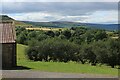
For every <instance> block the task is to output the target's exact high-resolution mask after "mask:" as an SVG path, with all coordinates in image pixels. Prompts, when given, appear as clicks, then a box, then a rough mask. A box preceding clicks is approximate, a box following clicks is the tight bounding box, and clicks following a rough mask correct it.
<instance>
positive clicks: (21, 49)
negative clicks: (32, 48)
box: [17, 44, 118, 75]
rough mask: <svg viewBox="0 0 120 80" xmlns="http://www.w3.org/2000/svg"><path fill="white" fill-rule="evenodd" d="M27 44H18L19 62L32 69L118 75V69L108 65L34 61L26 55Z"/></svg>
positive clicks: (20, 64)
mask: <svg viewBox="0 0 120 80" xmlns="http://www.w3.org/2000/svg"><path fill="white" fill-rule="evenodd" d="M26 47H27V46H24V45H21V44H17V60H18V61H17V64H18V65H19V66H24V67H28V68H31V70H40V71H49V72H65V73H91V74H107V75H118V70H117V69H113V68H110V67H108V66H101V67H100V66H90V65H89V64H84V65H83V64H78V63H74V62H69V63H63V62H39V61H37V62H33V61H30V60H27V58H26V57H25V48H26Z"/></svg>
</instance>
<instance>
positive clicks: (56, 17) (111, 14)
mask: <svg viewBox="0 0 120 80" xmlns="http://www.w3.org/2000/svg"><path fill="white" fill-rule="evenodd" d="M9 16H11V17H12V18H14V19H16V20H21V21H36V22H48V21H75V22H85V23H117V22H118V12H117V11H114V10H113V11H96V12H95V13H93V14H91V15H87V16H86V15H80V16H66V15H62V14H57V13H46V12H34V13H21V14H9Z"/></svg>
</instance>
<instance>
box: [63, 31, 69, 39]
mask: <svg viewBox="0 0 120 80" xmlns="http://www.w3.org/2000/svg"><path fill="white" fill-rule="evenodd" d="M62 34H63V35H64V36H65V37H66V39H69V38H70V37H71V31H70V30H64V31H62Z"/></svg>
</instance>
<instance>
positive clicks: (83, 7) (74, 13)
mask: <svg viewBox="0 0 120 80" xmlns="http://www.w3.org/2000/svg"><path fill="white" fill-rule="evenodd" d="M29 1H30V2H27V1H25V0H22V1H21V2H19V1H18V0H13V1H12V2H10V1H9V0H4V2H2V6H1V7H2V14H5V15H8V16H10V17H12V18H14V19H16V20H21V21H35V22H49V21H72V22H81V23H102V24H103V23H104V24H116V23H118V2H117V0H114V1H116V2H113V0H109V1H111V2H108V1H107V0H103V1H105V2H94V0H92V1H91V2H89V1H88V2H79V1H78V0H74V2H73V0H69V1H67V0H66V2H59V0H56V2H54V1H53V0H52V1H53V2H52V1H51V2H50V1H47V0H44V1H43V2H42V0H41V1H38V2H33V1H31V0H29ZM57 1H58V2H57ZM75 1H76V2H75ZM77 1H78V2H77ZM84 1H87V0H84Z"/></svg>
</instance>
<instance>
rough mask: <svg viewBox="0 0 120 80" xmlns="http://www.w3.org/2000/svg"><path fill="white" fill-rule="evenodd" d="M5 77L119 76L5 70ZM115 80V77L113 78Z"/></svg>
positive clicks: (3, 75) (3, 73) (3, 74)
mask: <svg viewBox="0 0 120 80" xmlns="http://www.w3.org/2000/svg"><path fill="white" fill-rule="evenodd" d="M2 77H3V78H117V76H110V75H103V74H80V73H58V72H43V71H30V70H3V71H2ZM113 80H114V79H113Z"/></svg>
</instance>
